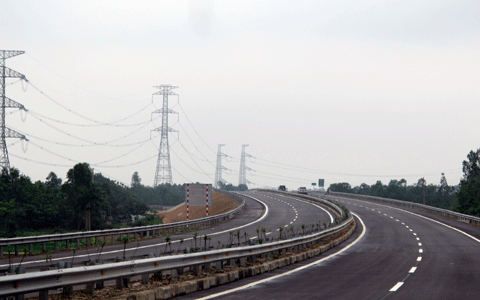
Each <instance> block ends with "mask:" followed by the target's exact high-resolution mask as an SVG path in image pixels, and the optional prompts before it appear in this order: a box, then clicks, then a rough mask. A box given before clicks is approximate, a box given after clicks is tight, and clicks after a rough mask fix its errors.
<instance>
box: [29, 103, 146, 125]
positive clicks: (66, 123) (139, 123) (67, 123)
mask: <svg viewBox="0 0 480 300" xmlns="http://www.w3.org/2000/svg"><path fill="white" fill-rule="evenodd" d="M149 106H150V105H149ZM147 107H148V106H147ZM142 110H143V109H142ZM29 112H30V113H31V114H34V115H37V116H40V117H42V118H44V119H47V120H50V121H52V122H56V123H59V124H63V125H70V126H77V127H99V126H113V127H135V126H140V125H144V124H147V123H150V122H151V121H152V120H148V121H144V122H138V123H132V124H113V123H115V122H112V123H109V124H78V123H71V122H65V121H60V120H56V119H54V118H50V117H47V116H45V115H42V114H39V113H36V112H32V111H31V110H29ZM128 118H130V117H126V118H124V119H122V120H120V121H123V120H127V119H128Z"/></svg>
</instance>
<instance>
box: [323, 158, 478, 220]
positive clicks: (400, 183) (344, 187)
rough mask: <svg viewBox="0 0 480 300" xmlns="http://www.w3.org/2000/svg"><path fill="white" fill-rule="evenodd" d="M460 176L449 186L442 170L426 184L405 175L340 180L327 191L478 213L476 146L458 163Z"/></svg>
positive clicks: (421, 180)
mask: <svg viewBox="0 0 480 300" xmlns="http://www.w3.org/2000/svg"><path fill="white" fill-rule="evenodd" d="M462 170H463V178H462V179H461V180H460V183H459V185H456V186H449V185H448V184H447V179H446V178H445V174H443V173H442V176H441V178H440V183H439V185H434V184H428V185H427V184H426V183H425V180H424V179H423V178H420V179H419V180H418V181H417V182H416V183H415V184H413V185H407V182H406V180H405V179H401V180H391V181H390V182H389V184H388V185H384V184H382V182H381V181H377V182H376V183H375V184H374V185H371V186H369V185H368V184H366V183H362V184H361V185H360V186H356V187H353V188H352V187H351V186H350V184H349V183H346V182H341V183H334V184H331V185H330V188H329V189H330V190H331V191H336V192H345V193H354V194H361V195H369V196H377V197H384V198H391V199H397V200H404V201H410V202H416V203H425V204H426V205H431V206H435V207H439V208H444V209H450V210H453V211H456V212H459V213H462V214H467V215H472V216H477V217H480V149H478V150H476V151H470V153H468V155H467V160H464V161H463V163H462Z"/></svg>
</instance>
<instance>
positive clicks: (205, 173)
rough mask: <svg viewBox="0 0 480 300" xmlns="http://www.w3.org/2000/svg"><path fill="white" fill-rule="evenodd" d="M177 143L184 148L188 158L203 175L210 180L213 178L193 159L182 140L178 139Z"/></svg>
mask: <svg viewBox="0 0 480 300" xmlns="http://www.w3.org/2000/svg"><path fill="white" fill-rule="evenodd" d="M178 143H179V144H180V146H182V148H183V149H184V150H185V152H186V153H187V154H188V156H189V157H190V159H191V160H192V161H193V163H194V164H195V165H196V166H197V167H198V168H199V169H200V170H201V171H202V172H203V174H204V175H206V176H207V177H208V178H210V179H211V180H213V178H212V177H211V176H210V175H208V174H207V172H205V171H204V170H203V169H202V168H201V167H200V166H199V165H198V164H197V162H196V161H195V160H194V159H193V157H192V156H191V155H190V153H189V152H188V150H187V149H186V148H185V146H183V144H182V142H180V139H179V140H178Z"/></svg>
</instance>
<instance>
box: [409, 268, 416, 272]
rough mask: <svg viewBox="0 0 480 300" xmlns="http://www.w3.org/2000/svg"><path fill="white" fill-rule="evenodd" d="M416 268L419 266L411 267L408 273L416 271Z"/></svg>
mask: <svg viewBox="0 0 480 300" xmlns="http://www.w3.org/2000/svg"><path fill="white" fill-rule="evenodd" d="M416 269H417V267H412V268H411V269H410V271H408V273H415V270H416Z"/></svg>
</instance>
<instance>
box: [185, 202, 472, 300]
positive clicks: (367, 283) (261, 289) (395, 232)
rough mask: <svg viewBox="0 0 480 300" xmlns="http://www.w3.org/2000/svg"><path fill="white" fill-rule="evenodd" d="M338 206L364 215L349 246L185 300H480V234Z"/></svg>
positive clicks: (386, 211) (387, 211) (403, 214)
mask: <svg viewBox="0 0 480 300" xmlns="http://www.w3.org/2000/svg"><path fill="white" fill-rule="evenodd" d="M256 195H258V194H256ZM337 199H338V200H339V203H340V204H344V205H345V206H347V208H349V209H350V210H351V211H352V212H353V213H354V214H355V216H356V222H357V230H356V231H355V233H354V234H353V235H352V237H351V238H350V239H349V240H348V241H346V242H345V243H343V244H341V245H339V246H338V247H336V248H334V249H331V250H330V251H328V252H326V253H324V254H322V255H321V256H319V257H318V258H316V259H310V260H307V261H304V262H302V263H298V264H295V265H293V266H288V267H285V268H282V269H279V270H275V271H274V272H270V273H267V274H263V275H260V276H256V277H252V278H248V279H245V280H241V281H237V282H234V283H231V284H228V285H224V286H220V287H216V288H214V289H210V290H207V291H203V292H199V293H194V294H191V295H187V296H183V297H179V298H178V299H259V298H262V299H302V298H303V299H478V298H480V285H479V282H480V229H479V228H476V227H473V226H470V225H467V224H463V223H460V222H457V221H453V220H449V219H446V218H443V217H439V216H431V215H429V214H425V213H419V212H417V211H407V210H402V209H398V208H394V207H388V206H383V205H380V204H374V203H370V202H365V201H360V200H352V199H341V198H337Z"/></svg>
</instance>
